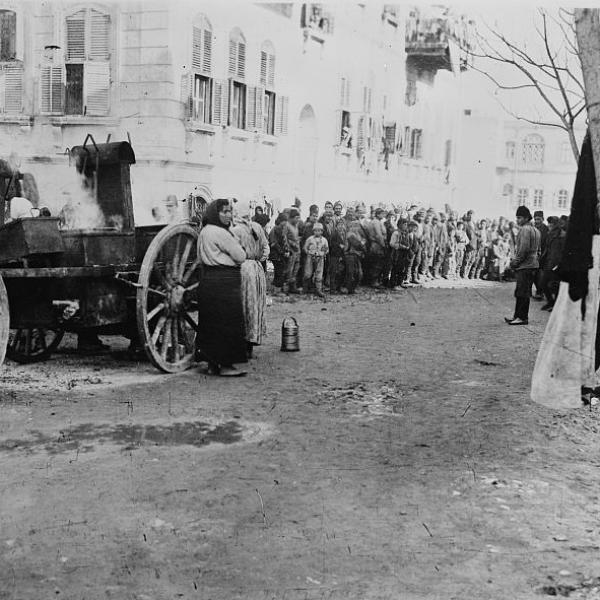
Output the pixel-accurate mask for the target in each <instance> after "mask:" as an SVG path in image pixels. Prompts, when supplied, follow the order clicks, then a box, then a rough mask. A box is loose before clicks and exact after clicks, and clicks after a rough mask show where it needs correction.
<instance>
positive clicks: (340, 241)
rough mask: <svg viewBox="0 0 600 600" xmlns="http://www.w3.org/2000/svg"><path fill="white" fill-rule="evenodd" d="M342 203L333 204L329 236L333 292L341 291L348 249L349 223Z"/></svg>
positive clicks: (330, 279)
mask: <svg viewBox="0 0 600 600" xmlns="http://www.w3.org/2000/svg"><path fill="white" fill-rule="evenodd" d="M342 209H343V206H342V203H341V202H336V203H335V204H334V205H333V219H332V227H331V230H330V232H329V235H328V236H327V241H328V243H329V256H328V257H327V258H328V260H327V263H328V268H327V272H328V280H329V291H330V293H331V294H336V293H339V292H341V289H342V282H343V278H344V251H345V249H346V236H347V234H348V224H347V222H346V220H345V219H344V217H343V216H342Z"/></svg>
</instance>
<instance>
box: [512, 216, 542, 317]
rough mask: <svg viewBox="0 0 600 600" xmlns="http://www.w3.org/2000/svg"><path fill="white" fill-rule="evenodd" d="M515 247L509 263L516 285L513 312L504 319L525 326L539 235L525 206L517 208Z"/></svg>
mask: <svg viewBox="0 0 600 600" xmlns="http://www.w3.org/2000/svg"><path fill="white" fill-rule="evenodd" d="M516 216H517V224H518V225H519V233H518V234H517V246H516V249H515V256H514V258H513V259H512V260H511V261H510V266H511V268H512V269H514V271H515V274H516V278H517V283H516V286H515V299H516V301H515V312H514V315H513V317H512V318H511V319H509V318H507V317H505V319H504V320H505V321H506V322H507V323H508V324H509V325H527V324H528V323H529V302H530V298H531V288H532V286H533V280H534V278H535V273H536V271H537V269H538V268H539V261H538V256H539V251H540V239H541V234H540V232H539V230H538V229H536V228H535V227H534V226H533V225H532V223H531V219H532V216H531V213H530V212H529V209H528V208H527V207H526V206H519V208H517V213H516Z"/></svg>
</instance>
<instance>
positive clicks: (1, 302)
mask: <svg viewBox="0 0 600 600" xmlns="http://www.w3.org/2000/svg"><path fill="white" fill-rule="evenodd" d="M9 333H10V317H9V312H8V293H7V292H6V287H5V285H4V281H3V280H2V277H0V365H2V363H3V362H4V357H5V356H6V348H7V346H8V336H9Z"/></svg>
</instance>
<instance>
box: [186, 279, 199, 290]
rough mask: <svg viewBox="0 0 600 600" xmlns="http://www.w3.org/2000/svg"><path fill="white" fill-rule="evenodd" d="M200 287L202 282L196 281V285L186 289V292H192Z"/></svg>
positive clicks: (193, 284)
mask: <svg viewBox="0 0 600 600" xmlns="http://www.w3.org/2000/svg"><path fill="white" fill-rule="evenodd" d="M199 285H200V282H199V281H196V283H192V285H190V286H188V287H186V288H185V291H186V292H191V291H192V290H195V289H196V288H197V287H198V286H199Z"/></svg>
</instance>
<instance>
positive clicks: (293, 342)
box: [281, 317, 300, 352]
mask: <svg viewBox="0 0 600 600" xmlns="http://www.w3.org/2000/svg"><path fill="white" fill-rule="evenodd" d="M298 350H300V338H299V327H298V321H296V319H294V317H286V318H285V319H283V321H282V323H281V351H282V352H298Z"/></svg>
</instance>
